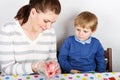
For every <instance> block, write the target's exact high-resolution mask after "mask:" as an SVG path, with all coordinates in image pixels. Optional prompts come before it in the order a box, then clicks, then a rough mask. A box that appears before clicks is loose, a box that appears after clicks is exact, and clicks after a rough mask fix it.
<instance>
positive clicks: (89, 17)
mask: <svg viewBox="0 0 120 80" xmlns="http://www.w3.org/2000/svg"><path fill="white" fill-rule="evenodd" d="M97 24H98V19H97V16H96V15H95V14H93V13H91V12H89V11H84V12H82V13H80V14H79V15H78V16H77V17H76V18H75V21H74V26H75V27H82V28H90V29H91V31H95V30H96V28H97Z"/></svg>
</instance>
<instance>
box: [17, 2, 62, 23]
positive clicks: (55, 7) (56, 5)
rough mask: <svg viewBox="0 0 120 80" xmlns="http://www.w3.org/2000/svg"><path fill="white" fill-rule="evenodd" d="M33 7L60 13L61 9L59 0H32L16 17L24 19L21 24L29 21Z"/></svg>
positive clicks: (38, 9) (42, 10)
mask: <svg viewBox="0 0 120 80" xmlns="http://www.w3.org/2000/svg"><path fill="white" fill-rule="evenodd" d="M32 8H35V9H36V11H38V12H39V11H41V12H46V11H47V10H51V11H53V12H54V13H55V14H60V11H61V5H60V2H59V0H30V1H29V4H28V5H25V6H23V7H21V8H20V9H19V11H18V12H17V14H16V16H15V19H17V20H22V23H21V25H23V24H24V23H26V22H27V21H28V17H29V15H30V11H31V9H32Z"/></svg>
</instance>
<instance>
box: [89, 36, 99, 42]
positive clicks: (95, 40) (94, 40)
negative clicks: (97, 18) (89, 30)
mask: <svg viewBox="0 0 120 80" xmlns="http://www.w3.org/2000/svg"><path fill="white" fill-rule="evenodd" d="M91 41H93V42H98V43H99V42H100V40H99V39H98V38H96V37H91Z"/></svg>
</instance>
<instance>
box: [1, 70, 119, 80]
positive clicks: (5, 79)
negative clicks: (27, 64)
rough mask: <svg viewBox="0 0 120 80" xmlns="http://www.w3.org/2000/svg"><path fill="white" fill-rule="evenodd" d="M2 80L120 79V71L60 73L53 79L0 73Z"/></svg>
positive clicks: (41, 76)
mask: <svg viewBox="0 0 120 80" xmlns="http://www.w3.org/2000/svg"><path fill="white" fill-rule="evenodd" d="M0 80H120V72H106V73H84V74H83V73H81V74H59V75H57V76H55V77H54V78H52V79H48V78H46V77H45V76H43V75H3V74H1V75H0Z"/></svg>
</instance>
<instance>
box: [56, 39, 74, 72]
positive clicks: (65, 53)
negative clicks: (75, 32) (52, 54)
mask: <svg viewBox="0 0 120 80" xmlns="http://www.w3.org/2000/svg"><path fill="white" fill-rule="evenodd" d="M69 48H70V40H69V38H67V39H66V40H65V42H64V43H63V45H62V46H61V48H60V53H59V56H58V60H59V63H60V66H61V68H62V70H64V72H68V73H69V72H70V70H71V69H72V67H71V65H70V64H69V61H68V57H69Z"/></svg>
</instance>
